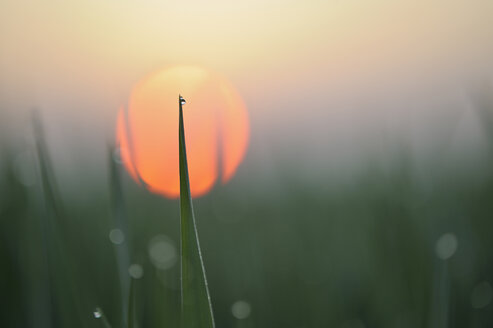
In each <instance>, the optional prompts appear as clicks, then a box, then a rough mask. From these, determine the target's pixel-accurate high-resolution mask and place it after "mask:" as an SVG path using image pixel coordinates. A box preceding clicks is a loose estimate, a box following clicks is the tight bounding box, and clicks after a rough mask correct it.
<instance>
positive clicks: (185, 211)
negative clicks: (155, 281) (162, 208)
mask: <svg viewBox="0 0 493 328" xmlns="http://www.w3.org/2000/svg"><path fill="white" fill-rule="evenodd" d="M184 103H185V101H184V99H183V98H182V97H181V96H179V98H178V104H179V116H180V118H179V131H178V138H179V155H180V230H181V288H182V289H181V293H182V294H181V297H182V298H181V314H182V316H181V320H182V323H181V325H182V328H213V327H214V318H213V315H212V305H211V300H210V296H209V290H208V287H207V280H206V277H205V269H204V263H203V261H202V255H201V252H200V245H199V237H198V234H197V227H196V225H195V217H194V214H193V206H192V197H191V195H190V183H189V179H188V164H187V151H186V147H185V131H184V128H183V107H182V106H183V104H184Z"/></svg>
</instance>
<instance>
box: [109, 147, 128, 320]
mask: <svg viewBox="0 0 493 328" xmlns="http://www.w3.org/2000/svg"><path fill="white" fill-rule="evenodd" d="M113 153H114V149H112V148H110V151H109V164H110V186H111V202H112V208H113V219H112V221H111V223H110V224H111V229H112V232H116V233H120V234H121V235H122V236H123V238H122V240H120V241H118V242H117V243H114V245H113V246H114V250H115V254H116V262H117V266H118V276H119V281H120V294H121V302H122V304H121V306H122V311H121V313H122V323H123V325H124V326H125V323H126V320H127V317H128V309H129V305H128V300H129V296H128V293H129V289H130V276H129V274H128V268H129V266H130V253H129V249H130V246H129V237H130V235H129V229H128V220H127V215H126V212H125V201H124V198H123V192H122V190H123V189H122V183H121V179H120V176H121V175H120V174H121V173H120V167H119V166H118V165H117V164H116V163H115V160H114V158H113Z"/></svg>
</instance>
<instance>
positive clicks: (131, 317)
mask: <svg viewBox="0 0 493 328" xmlns="http://www.w3.org/2000/svg"><path fill="white" fill-rule="evenodd" d="M127 315H128V317H127V323H128V324H127V327H128V328H135V327H136V324H135V279H133V278H132V279H130V291H129V293H128V311H127Z"/></svg>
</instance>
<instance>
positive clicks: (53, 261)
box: [33, 112, 86, 327]
mask: <svg viewBox="0 0 493 328" xmlns="http://www.w3.org/2000/svg"><path fill="white" fill-rule="evenodd" d="M33 128H34V134H35V138H36V149H37V154H38V162H39V174H40V178H41V185H42V191H43V194H44V199H45V211H44V212H45V213H44V215H43V217H42V222H41V225H42V227H43V240H44V249H45V253H46V254H45V255H46V257H47V265H48V272H49V279H50V281H49V283H50V289H51V290H50V301H51V304H52V321H53V326H54V327H64V326H67V325H71V324H73V322H78V324H79V326H80V327H85V326H86V322H85V320H84V319H83V318H84V316H83V315H82V313H81V305H82V302H83V301H84V300H85V295H83V293H81V292H80V291H77V290H76V287H75V286H76V285H77V284H76V283H75V279H74V272H73V269H74V266H73V264H72V262H71V260H70V259H71V257H70V256H69V254H68V249H67V248H68V241H67V238H68V237H67V236H66V235H65V232H66V230H67V229H66V226H65V225H66V220H65V219H66V215H65V213H64V211H63V209H62V200H61V196H60V192H59V190H58V186H57V183H56V179H55V174H54V172H53V166H52V165H51V162H50V158H49V156H48V149H47V146H46V141H45V138H44V131H43V126H42V124H41V119H40V118H39V114H38V113H37V112H34V113H33Z"/></svg>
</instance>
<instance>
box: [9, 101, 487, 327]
mask: <svg viewBox="0 0 493 328" xmlns="http://www.w3.org/2000/svg"><path fill="white" fill-rule="evenodd" d="M481 103H484V102H481ZM488 106H489V107H488ZM484 108H489V109H483V110H484V112H483V114H481V115H491V112H492V106H491V104H489V105H484ZM482 122H486V121H482ZM489 126H490V124H485V125H484V126H483V129H484V132H485V134H486V135H489V133H491V131H489V130H487V129H490V128H489ZM488 131H489V132H488ZM491 135H493V134H491ZM37 140H38V142H40V140H41V142H44V141H42V140H44V138H42V137H40V136H39V135H38V137H37ZM489 141H490V145H491V144H493V140H492V139H491V138H490V139H489ZM256 142H257V141H254V142H252V147H255V144H256ZM48 146H49V145H44V146H42V147H39V146H38V147H39V148H43V150H42V154H44V155H41V156H43V157H45V158H46V159H47V158H49V156H48V154H49V147H48ZM398 149H399V155H398V156H396V157H397V159H396V160H395V161H393V162H392V163H391V165H389V167H387V168H386V169H385V170H384V169H382V168H381V167H380V166H379V165H378V163H377V162H376V161H374V160H372V159H368V161H367V162H366V163H365V166H366V167H367V170H366V171H365V172H363V173H360V174H359V175H357V176H354V177H353V182H352V183H351V184H347V185H343V186H341V185H337V186H333V181H331V180H329V179H328V178H327V177H325V176H321V177H320V181H321V183H320V184H317V185H314V184H308V183H305V182H304V181H303V179H300V178H299V175H300V172H299V171H297V170H296V168H289V167H288V166H287V164H286V163H285V161H284V159H280V158H279V157H273V159H272V160H273V161H274V162H273V166H274V167H276V168H277V169H276V170H275V171H273V172H272V174H275V176H274V177H273V181H275V183H266V182H265V181H259V179H256V173H258V172H259V171H258V169H257V171H256V170H255V169H252V168H254V167H255V165H257V164H258V163H259V162H256V159H255V158H254V157H251V156H250V157H247V158H246V162H245V163H244V164H242V167H241V168H240V170H239V171H238V172H237V175H236V176H235V178H234V179H233V180H232V181H231V182H230V183H229V184H227V185H224V186H220V187H217V188H215V189H214V190H213V191H212V192H211V193H210V194H209V195H207V196H205V197H203V198H199V199H196V200H194V206H195V209H196V210H197V212H198V213H200V220H198V221H197V222H196V224H197V229H198V230H199V231H200V237H201V240H200V241H201V245H202V246H203V247H204V249H206V250H207V251H206V252H205V253H204V254H203V257H204V262H205V263H207V273H208V282H209V287H210V289H211V292H212V301H213V302H214V317H215V320H216V323H217V326H218V327H298V328H299V327H328V326H330V327H361V324H363V325H364V327H384V328H385V327H389V328H390V327H404V328H405V327H435V326H436V325H439V324H440V323H438V324H437V323H436V322H437V321H435V320H438V319H437V317H440V315H442V313H443V310H441V309H443V304H445V303H446V309H447V310H446V316H447V321H448V326H449V327H491V326H493V307H492V306H493V304H492V303H491V302H490V303H489V304H488V305H486V306H485V307H483V308H474V307H473V306H472V305H471V298H472V292H473V290H474V289H475V287H477V286H478V285H479V284H480V283H481V282H483V281H489V282H490V284H491V282H492V280H493V278H492V277H493V238H491V236H492V231H493V221H492V219H491V218H492V213H493V202H492V201H491V200H492V199H493V167H492V166H491V165H485V169H484V170H483V171H479V172H458V171H456V168H455V167H454V166H453V165H451V166H447V165H448V164H449V163H447V162H446V161H444V160H443V158H440V159H437V160H436V162H434V163H437V164H436V167H432V168H430V169H429V171H428V172H427V173H428V174H427V175H426V184H423V183H422V182H421V181H420V180H419V179H417V178H416V176H417V175H418V173H417V172H416V168H415V166H414V165H413V154H412V151H411V150H410V148H408V147H405V146H403V145H400V146H399V148H398ZM0 151H1V152H2V153H1V154H2V156H1V157H0V168H1V169H0V195H1V196H2V197H0V265H1V268H2V270H0V286H1V290H2V296H1V297H0V302H1V303H2V306H0V326H1V327H41V328H43V327H56V326H57V325H58V326H63V327H67V326H68V327H86V326H91V327H93V326H94V327H97V325H98V324H99V323H98V322H97V321H95V319H94V317H93V314H92V312H93V311H94V308H95V307H101V308H102V309H104V310H105V313H106V316H107V318H108V320H109V321H110V322H111V323H112V326H113V327H121V326H123V322H122V321H123V316H124V313H123V311H124V309H123V308H122V296H121V286H120V280H119V279H117V277H118V276H119V274H120V273H119V272H120V271H121V269H119V264H118V261H117V260H116V259H115V253H114V246H115V245H114V244H112V243H111V242H110V240H109V239H108V234H109V232H110V230H111V229H113V228H115V223H114V221H113V220H114V219H115V216H114V215H115V210H116V208H117V207H116V205H115V202H114V199H115V198H112V197H115V192H118V190H120V191H123V190H124V191H125V192H124V193H123V192H122V193H121V194H120V196H118V197H121V200H120V201H118V204H119V205H121V204H124V205H125V213H126V217H127V222H128V227H129V228H128V229H129V230H130V231H132V247H131V252H130V254H131V258H132V261H131V262H132V263H140V264H141V265H142V267H143V269H144V276H143V277H142V278H141V279H140V280H138V284H139V288H138V289H137V290H136V292H135V304H136V307H135V311H136V313H137V314H138V316H136V319H137V323H138V324H139V327H179V321H178V319H177V317H179V315H178V314H179V312H180V266H179V265H178V264H177V263H174V264H173V265H170V266H169V267H167V268H165V269H163V268H161V267H158V266H156V265H155V263H154V262H153V261H152V259H151V257H150V254H149V249H150V244H149V241H150V240H151V239H152V238H153V237H155V236H157V235H166V236H167V237H168V238H169V240H170V245H173V246H174V247H175V248H176V249H177V248H178V246H179V243H178V241H179V238H180V233H179V232H180V227H179V220H178V217H179V215H180V213H179V207H178V206H177V202H176V201H171V200H164V199H162V198H161V197H160V196H156V195H152V194H149V193H146V192H143V191H142V190H141V189H140V188H139V187H138V186H137V185H136V184H134V183H133V181H131V180H130V179H129V178H128V177H127V176H124V177H123V178H122V180H121V181H120V182H121V184H122V185H121V187H119V189H118V190H113V189H112V188H113V187H114V186H115V183H117V182H115V181H116V180H111V181H113V182H111V183H109V185H108V186H107V190H94V192H93V193H92V194H91V195H90V196H88V197H87V198H85V199H83V200H81V199H70V200H68V199H67V198H64V194H63V190H60V191H58V192H55V191H54V190H55V189H58V187H57V185H58V184H57V183H56V179H55V177H56V172H51V173H47V172H45V173H44V175H45V177H44V178H43V179H37V180H36V181H35V182H34V184H32V185H27V184H26V183H25V182H24V181H23V180H22V179H20V178H19V172H18V171H19V168H18V167H17V164H18V163H17V156H18V154H19V153H20V152H23V151H25V148H23V147H20V146H19V147H10V148H9V147H8V145H3V147H2V148H1V149H0ZM252 151H255V149H252ZM41 156H40V157H41ZM484 158H485V160H487V161H488V163H493V153H488V154H485V157H484ZM40 161H41V160H40ZM30 164H32V166H33V167H35V164H36V163H34V162H33V163H30ZM40 164H41V162H40ZM261 164H262V165H264V164H263V162H261ZM112 165H113V164H112ZM45 166H47V167H51V165H45ZM40 168H41V165H40ZM115 168H117V169H121V168H119V167H118V166H115ZM260 169H262V166H261V167H260ZM472 175H474V177H473V178H471V176H472ZM50 176H51V177H50ZM108 176H110V174H108ZM38 178H41V175H40V176H39V177H38ZM42 186H44V189H46V188H52V189H53V190H51V191H50V190H43V188H42ZM50 193H52V194H53V195H54V196H53V195H52V196H49V195H50ZM112 195H113V196H112ZM53 199H56V203H55V205H54V204H52V202H53ZM56 204H58V205H63V206H60V207H61V209H60V210H59V211H57V210H54V209H50V207H54V206H56ZM118 204H117V205H118ZM119 205H118V206H119ZM58 212H60V213H61V215H60V217H62V218H63V221H64V223H63V224H57V225H56V228H57V230H60V231H61V235H62V236H64V238H63V241H56V240H55V239H52V238H46V239H44V238H43V235H44V233H45V232H44V228H43V225H44V224H45V223H47V222H50V220H58V219H59V218H58V216H56V215H55V213H58ZM49 213H51V214H50V215H49ZM50 229H51V228H50ZM49 231H50V230H48V232H47V233H46V234H48V233H49ZM448 232H451V233H453V234H454V235H455V236H456V237H457V241H458V248H457V251H456V253H455V254H454V255H453V256H452V257H451V258H450V259H448V260H446V262H444V261H443V260H441V259H439V258H438V257H437V256H436V252H435V247H436V242H437V240H438V239H439V238H440V237H441V236H442V235H443V234H444V233H448ZM55 242H56V243H55ZM43 243H50V244H51V245H52V246H50V247H53V248H55V251H54V252H53V253H52V254H56V256H57V258H58V257H59V256H60V257H61V258H62V259H64V261H63V262H62V261H60V260H59V259H58V260H53V262H54V264H53V269H54V270H55V271H56V273H55V272H53V273H51V272H50V273H48V271H47V269H48V267H47V265H46V263H45V259H46V254H45V251H44V250H43V246H42V245H43ZM57 245H58V246H57ZM50 254H51V253H50ZM168 255H169V254H168ZM65 260H67V261H68V262H65ZM178 263H179V262H178ZM119 270H120V271H119ZM445 270H446V271H445ZM443 272H446V275H447V278H446V279H444V278H443V274H444V273H443ZM65 275H67V277H64V278H60V279H57V278H56V277H59V276H60V277H62V276H65ZM53 280H55V282H56V284H57V285H58V286H62V287H65V286H66V287H69V288H68V289H63V288H60V287H57V288H58V289H57V291H56V292H55V293H56V294H57V295H62V296H57V299H58V301H57V302H56V303H55V304H52V302H51V301H50V295H51V294H52V293H53V292H51V291H50V290H48V288H47V286H50V284H52V283H53ZM443 284H444V285H445V286H446V289H448V292H447V293H448V295H449V296H443V295H447V293H443V288H442V287H441V286H442V285H443ZM71 295H75V299H73V297H74V296H71ZM239 300H242V301H244V302H247V303H248V304H249V305H250V306H251V313H249V315H248V316H247V317H246V318H244V319H238V318H237V317H235V316H234V315H233V313H232V310H231V308H232V305H233V304H234V303H235V302H237V301H239ZM55 306H56V307H58V306H62V307H64V308H65V309H66V310H64V311H66V312H64V313H65V314H61V313H60V310H54V309H53V308H54V307H55ZM57 320H60V322H57ZM62 320H63V322H69V324H68V325H66V324H62ZM79 320H80V321H79ZM439 322H443V321H439Z"/></svg>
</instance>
